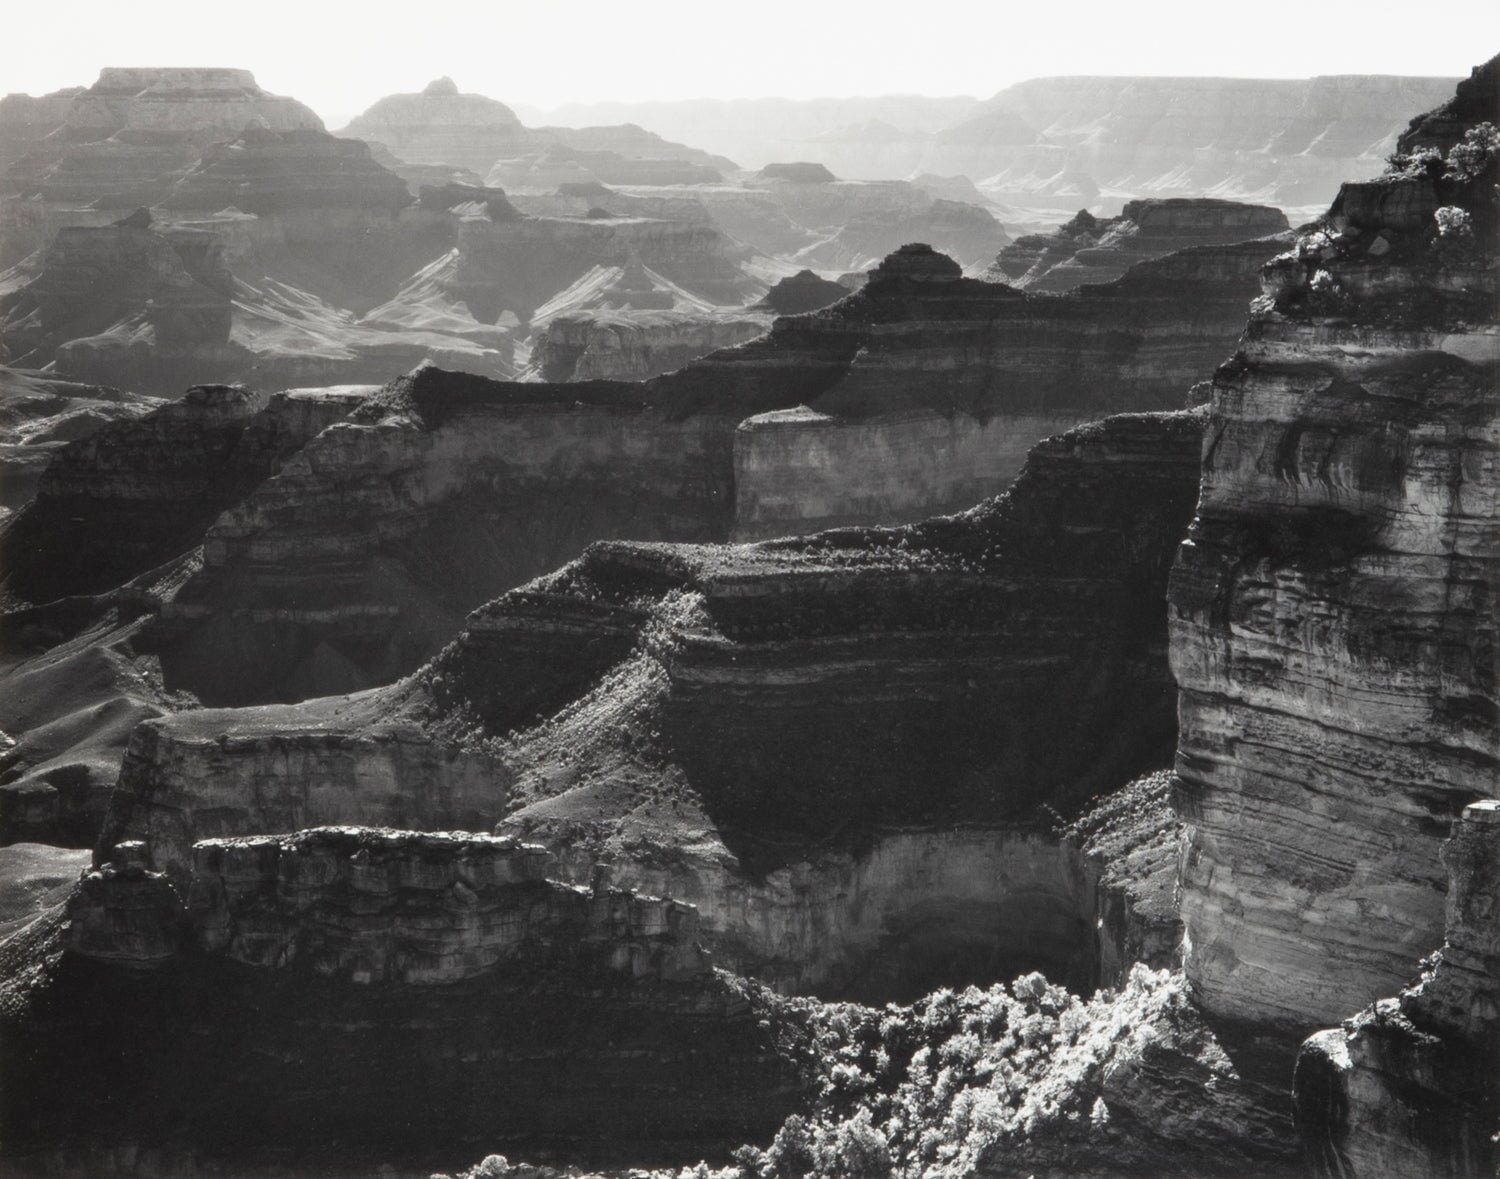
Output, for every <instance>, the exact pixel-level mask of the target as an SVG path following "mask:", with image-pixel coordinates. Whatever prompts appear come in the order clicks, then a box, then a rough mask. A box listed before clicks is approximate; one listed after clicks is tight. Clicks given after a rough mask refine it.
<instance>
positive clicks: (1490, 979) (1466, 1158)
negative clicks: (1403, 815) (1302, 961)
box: [1295, 799, 1500, 1176]
mask: <svg viewBox="0 0 1500 1179" xmlns="http://www.w3.org/2000/svg"><path fill="white" fill-rule="evenodd" d="M1443 862H1444V864H1445V866H1446V867H1447V869H1448V901H1447V911H1446V918H1445V921H1444V939H1443V945H1442V948H1441V949H1440V950H1439V951H1437V953H1435V954H1434V955H1432V956H1431V957H1430V958H1428V959H1425V960H1424V961H1423V963H1422V973H1421V975H1420V977H1419V978H1418V980H1417V981H1416V982H1415V983H1414V984H1413V985H1412V986H1410V987H1408V988H1407V989H1406V990H1404V991H1402V992H1401V994H1400V996H1399V997H1398V998H1394V999H1380V1000H1378V1001H1377V1002H1375V1003H1374V1004H1372V1005H1371V1006H1369V1007H1367V1008H1366V1009H1365V1010H1363V1011H1361V1012H1359V1014H1357V1015H1355V1016H1353V1017H1351V1018H1350V1019H1347V1020H1345V1021H1344V1023H1343V1024H1342V1026H1340V1027H1337V1028H1333V1029H1330V1030H1329V1031H1325V1032H1319V1033H1318V1034H1317V1035H1315V1036H1312V1037H1311V1038H1310V1039H1308V1040H1307V1042H1306V1043H1305V1044H1304V1045H1303V1046H1302V1050H1301V1052H1300V1053H1299V1055H1298V1058H1297V1072H1296V1084H1295V1092H1296V1100H1297V1113H1298V1128H1299V1129H1300V1130H1301V1132H1302V1137H1303V1141H1304V1143H1305V1145H1306V1147H1307V1149H1308V1155H1309V1161H1310V1163H1311V1164H1312V1165H1313V1168H1314V1169H1315V1171H1316V1173H1317V1174H1319V1175H1329V1176H1333V1175H1337V1176H1377V1175H1412V1176H1439V1175H1484V1174H1488V1173H1490V1172H1492V1171H1493V1170H1494V1164H1495V1155H1496V1151H1495V1135H1496V1131H1497V1129H1500V1082H1497V1079H1496V1073H1495V1062H1496V1061H1497V1060H1500V920H1497V916H1496V915H1497V914H1500V802H1496V801H1495V800H1494V799H1488V800H1486V801H1483V802H1476V803H1472V804H1470V805H1469V806H1468V807H1466V808H1465V809H1464V812H1463V814H1462V815H1461V816H1460V818H1459V820H1458V822H1457V823H1455V824H1454V827H1453V834H1452V837H1451V838H1450V839H1449V840H1448V842H1447V843H1446V844H1444V845H1443Z"/></svg>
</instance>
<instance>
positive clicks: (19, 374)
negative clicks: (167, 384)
mask: <svg viewBox="0 0 1500 1179" xmlns="http://www.w3.org/2000/svg"><path fill="white" fill-rule="evenodd" d="M157 404H158V402H157V401H156V399H155V398H153V397H141V396H136V395H132V394H129V393H122V392H121V391H120V390H118V389H115V388H112V387H110V386H107V385H85V384H80V383H78V382H75V381H64V380H59V379H58V378H56V377H53V376H50V375H47V374H43V373H39V372H33V371H28V370H25V369H17V368H10V367H0V524H4V522H5V520H6V519H8V518H9V516H10V514H11V513H13V512H15V511H17V510H18V509H20V508H21V507H23V506H24V505H25V504H26V503H28V502H29V501H30V500H31V498H32V497H33V496H34V495H35V494H36V488H37V484H38V482H39V481H40V479H41V477H42V471H43V470H44V469H45V468H46V466H47V463H48V462H49V461H50V460H51V458H52V455H53V454H54V453H55V452H56V451H57V450H59V449H60V448H61V447H63V446H65V445H67V444H68V443H69V442H73V441H76V440H78V439H80V438H86V437H88V435H90V434H92V433H93V432H94V431H95V430H98V429H100V428H101V427H102V426H105V425H107V424H108V423H110V422H114V421H121V420H124V419H127V418H135V417H139V416H140V415H141V414H143V413H147V412H149V411H150V410H151V409H152V408H154V407H155V406H156V405H157Z"/></svg>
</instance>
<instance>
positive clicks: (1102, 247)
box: [989, 198, 1288, 291]
mask: <svg viewBox="0 0 1500 1179" xmlns="http://www.w3.org/2000/svg"><path fill="white" fill-rule="evenodd" d="M1287 229H1288V225H1287V220H1286V215H1285V214H1284V213H1282V212H1281V210H1279V209H1273V208H1270V207H1268V206H1266V205H1248V204H1241V203H1239V202H1238V201H1219V200H1207V199H1201V198H1200V199H1196V200H1189V199H1181V198H1179V199H1169V200H1153V201H1127V202H1126V204H1125V211H1124V212H1123V213H1121V214H1120V216H1118V217H1108V218H1097V217H1093V216H1091V215H1090V214H1089V212H1088V210H1086V209H1084V210H1080V211H1079V213H1078V214H1077V215H1076V216H1075V217H1074V218H1073V219H1072V220H1071V221H1069V222H1068V223H1067V224H1066V225H1063V226H1062V227H1061V228H1060V229H1058V230H1056V231H1055V232H1053V233H1051V234H1034V235H1028V236H1027V237H1023V238H1019V239H1017V240H1016V241H1014V242H1012V243H1011V244H1010V245H1008V246H1006V247H1005V249H1003V250H1001V251H1000V254H999V256H998V257H997V258H996V259H995V265H994V266H993V267H992V268H991V270H990V274H989V277H991V278H994V279H996V280H997V281H1001V282H1010V283H1013V284H1014V285H1016V286H1018V287H1022V288H1024V289H1025V290H1029V291H1068V290H1072V289H1073V288H1074V287H1076V286H1081V285H1082V284H1083V283H1095V282H1109V281H1111V280H1112V279H1116V278H1119V277H1120V275H1122V274H1124V273H1125V272H1126V271H1127V270H1128V269H1130V267H1131V266H1133V265H1134V264H1135V263H1137V262H1140V261H1144V260H1146V259H1149V258H1160V257H1161V256H1162V255H1163V254H1170V253H1172V252H1173V251H1175V250H1184V249H1187V248H1188V247H1189V246H1204V245H1216V244H1227V243H1229V242H1241V241H1249V240H1251V239H1253V238H1263V237H1271V236H1273V235H1275V234H1278V233H1283V232H1285V231H1286V230H1287Z"/></svg>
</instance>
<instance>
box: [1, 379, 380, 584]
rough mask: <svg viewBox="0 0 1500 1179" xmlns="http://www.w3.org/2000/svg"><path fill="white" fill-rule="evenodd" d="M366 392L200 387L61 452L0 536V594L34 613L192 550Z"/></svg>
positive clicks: (84, 439) (79, 441) (106, 428)
mask: <svg viewBox="0 0 1500 1179" xmlns="http://www.w3.org/2000/svg"><path fill="white" fill-rule="evenodd" d="M370 392H372V390H369V389H364V390H361V389H344V390H328V391H323V390H317V391H310V392H297V391H291V392H287V393H281V394H277V395H276V396H275V397H270V398H268V397H266V396H265V395H264V394H255V393H250V392H248V391H246V390H245V389H243V388H240V387H238V386H227V385H199V386H195V387H194V388H192V389H189V390H188V391H187V393H186V395H185V396H184V397H183V398H182V399H181V400H180V401H175V402H169V403H168V404H166V405H162V406H160V407H159V408H156V409H154V410H152V411H151V412H150V413H148V414H146V415H144V416H143V417H140V418H136V419H134V420H130V421H123V422H118V423H112V424H110V425H108V426H106V427H104V428H102V429H100V430H98V431H96V432H95V433H94V434H92V435H90V436H89V437H86V438H82V439H79V440H78V441H76V442H73V443H71V444H69V445H68V446H66V447H64V448H63V449H62V450H61V451H59V452H58V453H57V455H56V456H55V458H54V459H53V461H52V463H51V465H50V466H49V467H48V468H47V470H46V472H45V473H44V474H43V476H42V479H41V483H40V486H39V489H38V495H37V498H36V500H35V501H34V502H32V503H31V504H28V505H27V506H26V507H25V508H24V509H23V510H22V511H21V512H19V513H18V514H17V515H16V516H15V518H14V519H12V520H11V521H10V522H9V523H8V524H7V525H6V526H5V529H4V531H3V532H0V561H3V563H4V566H5V577H4V582H3V584H4V588H5V592H6V595H7V596H8V597H9V598H10V599H11V600H12V601H16V600H20V601H22V602H30V603H42V602H50V601H54V600H56V599H59V598H64V597H70V596H74V595H80V594H96V593H101V592H103V591H105V590H109V589H112V588H114V587H115V586H117V585H119V584H120V583H121V582H124V581H128V580H130V579H131V578H134V577H136V576H138V575H140V574H142V573H145V572H146V571H148V570H150V569H152V568H154V567H155V566H158V565H160V564H162V563H163V562H165V561H167V560H169V559H171V558H173V557H176V556H178V555H179V554H181V553H183V552H185V551H186V550H188V549H191V548H192V547H193V546H194V545H195V544H197V543H198V541H199V539H200V538H201V536H202V535H203V532H204V530H205V529H206V528H207V527H208V525H209V524H210V523H211V522H212V521H213V520H214V519H215V518H216V517H217V516H218V515H219V513H220V512H222V511H224V510H225V509H226V508H228V507H230V506H231V505H233V504H235V503H238V502H239V501H240V500H242V499H243V498H244V497H245V496H246V495H248V494H249V493H250V491H251V490H253V489H254V488H255V487H256V486H257V485H259V484H260V483H261V482H262V481H263V480H264V479H265V478H266V477H267V476H268V475H269V474H271V472H273V471H274V470H275V469H276V468H277V467H278V466H279V465H280V464H281V463H282V462H283V461H284V460H285V459H287V458H288V457H289V456H290V455H291V454H293V453H294V452H296V451H297V450H299V449H301V448H302V447H303V446H304V445H305V444H306V443H307V442H308V441H309V440H310V439H311V438H313V437H314V436H315V435H317V434H318V433H320V432H321V431H322V430H323V428H324V427H326V426H328V425H329V424H331V423H332V422H335V421H337V420H338V419H339V418H341V417H343V416H344V415H345V414H347V413H348V412H349V411H350V410H351V409H352V408H353V407H354V406H355V405H356V404H357V403H358V402H359V401H360V400H361V399H362V398H363V397H364V396H365V395H366V394H368V393H370Z"/></svg>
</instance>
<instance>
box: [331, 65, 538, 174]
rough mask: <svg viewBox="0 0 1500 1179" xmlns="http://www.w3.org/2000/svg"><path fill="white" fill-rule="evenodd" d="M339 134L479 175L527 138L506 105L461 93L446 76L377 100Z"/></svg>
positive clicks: (403, 156)
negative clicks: (421, 87)
mask: <svg viewBox="0 0 1500 1179" xmlns="http://www.w3.org/2000/svg"><path fill="white" fill-rule="evenodd" d="M338 134H339V135H341V136H345V137H347V138H349V139H363V140H368V141H370V142H371V143H378V144H381V145H382V146H384V147H385V148H387V149H388V150H389V151H391V152H392V153H393V154H394V155H395V156H397V157H398V158H399V159H400V160H402V161H404V162H405V163H408V164H447V165H451V166H453V167H459V168H467V169H469V170H470V171H471V172H474V173H477V174H478V175H480V176H483V175H484V174H485V173H487V172H488V171H489V170H490V167H491V165H493V164H494V162H495V161H496V160H497V159H500V158H501V157H503V156H508V155H512V154H514V153H515V151H516V149H517V148H519V147H524V146H526V145H527V144H529V143H530V142H531V139H532V136H531V134H530V133H529V132H528V131H527V130H526V128H525V127H523V126H521V120H520V119H518V118H516V115H515V112H514V111H512V110H511V109H510V108H509V107H508V106H506V105H505V104H504V103H501V102H496V101H495V100H494V99H493V98H486V97H485V96H484V95H482V94H461V93H459V89H458V87H457V85H455V84H454V82H453V80H452V79H451V78H439V79H437V80H436V81H435V82H431V83H429V84H428V85H427V87H426V88H425V89H424V90H423V91H422V92H421V93H420V94H392V95H389V96H388V97H386V98H382V99H381V100H380V101H379V102H377V103H375V105H374V106H372V107H370V109H369V110H367V111H365V113H364V114H362V115H360V116H359V117H358V118H356V119H354V120H353V121H351V122H350V123H349V125H348V126H347V127H345V128H344V129H343V130H342V131H339V132H338Z"/></svg>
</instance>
